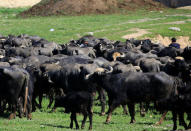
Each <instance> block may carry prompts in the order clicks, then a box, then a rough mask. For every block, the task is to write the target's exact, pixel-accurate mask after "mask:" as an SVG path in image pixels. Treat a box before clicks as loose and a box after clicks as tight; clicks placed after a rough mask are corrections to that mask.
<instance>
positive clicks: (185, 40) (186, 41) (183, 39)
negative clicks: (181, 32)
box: [151, 35, 191, 49]
mask: <svg viewBox="0 0 191 131" xmlns="http://www.w3.org/2000/svg"><path fill="white" fill-rule="evenodd" d="M151 39H152V41H153V42H155V43H161V44H163V45H165V46H168V45H169V44H170V43H171V38H170V37H163V36H161V35H158V36H156V37H155V38H151ZM176 39H177V43H179V44H180V47H181V48H182V49H183V48H185V47H186V46H191V41H190V38H189V37H188V36H178V37H176Z"/></svg>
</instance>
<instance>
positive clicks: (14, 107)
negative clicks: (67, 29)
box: [9, 104, 17, 120]
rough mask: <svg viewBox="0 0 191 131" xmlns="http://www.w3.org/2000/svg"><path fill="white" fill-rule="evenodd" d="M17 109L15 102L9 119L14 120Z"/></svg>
mask: <svg viewBox="0 0 191 131" xmlns="http://www.w3.org/2000/svg"><path fill="white" fill-rule="evenodd" d="M16 110H17V107H16V104H13V106H12V113H11V114H10V116H9V120H12V119H13V118H15V117H16Z"/></svg>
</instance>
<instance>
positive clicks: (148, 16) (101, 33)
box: [0, 9, 191, 43]
mask: <svg viewBox="0 0 191 131" xmlns="http://www.w3.org/2000/svg"><path fill="white" fill-rule="evenodd" d="M23 10H25V9H0V34H3V35H9V34H13V35H19V34H29V35H38V36H40V37H43V38H45V39H47V40H49V41H55V42H58V43H66V42H68V41H69V40H71V39H78V38H79V37H80V36H83V35H85V34H87V32H94V35H95V36H96V37H107V38H109V39H112V40H123V39H122V38H121V37H122V36H124V35H126V34H129V33H130V32H129V31H128V30H129V29H132V28H140V29H149V32H151V34H148V35H146V36H149V37H154V36H155V35H157V34H160V35H162V36H189V37H190V38H191V32H190V29H191V21H190V17H191V16H186V15H189V14H191V11H189V10H176V9H166V10H163V12H162V13H161V12H160V11H147V10H138V11H129V12H127V13H126V14H113V15H90V16H51V17H31V18H24V19H23V18H20V17H17V16H16V14H18V13H19V12H21V11H23ZM177 14H179V15H177ZM175 15H177V16H175ZM175 21H186V23H185V24H176V25H173V24H164V23H167V22H175ZM172 26H173V27H174V26H175V27H179V28H180V29H181V31H180V32H176V31H171V30H169V29H168V28H169V27H172ZM51 28H53V29H55V31H53V32H50V31H49V30H50V29H51ZM143 37H145V36H143Z"/></svg>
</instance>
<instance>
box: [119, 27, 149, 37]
mask: <svg viewBox="0 0 191 131" xmlns="http://www.w3.org/2000/svg"><path fill="white" fill-rule="evenodd" d="M128 31H135V33H132V34H127V35H124V36H122V38H123V39H130V38H138V37H141V36H143V35H146V34H149V33H150V32H149V31H148V30H145V29H139V28H133V29H130V30H128Z"/></svg>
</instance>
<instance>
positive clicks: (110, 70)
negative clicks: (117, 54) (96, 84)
mask: <svg viewBox="0 0 191 131" xmlns="http://www.w3.org/2000/svg"><path fill="white" fill-rule="evenodd" d="M112 72H113V67H112V66H109V70H107V69H106V72H105V73H112Z"/></svg>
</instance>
